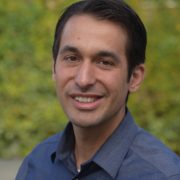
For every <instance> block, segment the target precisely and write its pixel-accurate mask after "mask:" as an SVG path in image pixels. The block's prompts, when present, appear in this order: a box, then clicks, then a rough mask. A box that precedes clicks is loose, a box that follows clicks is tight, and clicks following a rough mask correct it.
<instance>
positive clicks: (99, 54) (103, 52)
mask: <svg viewBox="0 0 180 180" xmlns="http://www.w3.org/2000/svg"><path fill="white" fill-rule="evenodd" d="M65 52H74V53H79V54H80V52H79V50H78V48H76V47H74V46H69V45H66V46H64V47H63V48H62V49H61V50H60V51H59V54H63V53H65ZM94 57H109V58H112V59H113V60H115V62H116V63H119V62H120V58H119V57H118V55H117V54H115V53H114V52H112V51H108V50H101V51H99V52H97V53H96V54H95V55H94Z"/></svg>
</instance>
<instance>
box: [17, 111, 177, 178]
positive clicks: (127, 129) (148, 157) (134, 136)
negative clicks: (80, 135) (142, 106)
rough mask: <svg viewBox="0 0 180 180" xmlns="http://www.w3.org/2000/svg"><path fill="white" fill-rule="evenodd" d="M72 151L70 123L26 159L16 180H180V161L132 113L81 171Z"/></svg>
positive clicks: (72, 137)
mask: <svg viewBox="0 0 180 180" xmlns="http://www.w3.org/2000/svg"><path fill="white" fill-rule="evenodd" d="M73 149H74V134H73V128H72V124H71V123H69V124H68V125H67V127H66V128H65V130H64V131H63V132H62V133H59V134H57V135H54V136H52V137H50V138H48V139H47V140H45V141H44V142H42V143H41V144H39V145H38V146H37V147H36V148H35V149H34V150H33V151H32V152H31V153H30V154H29V155H28V156H27V157H26V158H25V160H24V162H23V164H22V165H21V167H20V169H19V172H18V174H17V177H16V180H75V179H80V180H112V179H116V180H180V158H179V157H178V156H177V155H176V154H175V153H173V152H172V151H170V150H169V149H168V148H167V147H165V146H164V145H163V144H162V143H161V142H160V141H159V140H157V139H156V138H154V137H153V136H152V135H150V134H148V133H147V132H145V131H144V130H143V129H141V128H139V127H138V126H137V125H136V124H135V122H134V120H133V118H132V116H131V114H130V113H129V112H127V114H126V116H125V118H124V119H123V121H122V122H121V124H120V125H119V127H118V128H117V129H116V130H115V131H114V132H113V134H112V135H111V136H110V137H109V138H108V140H107V141H106V142H105V143H104V144H103V145H102V146H101V148H100V149H99V150H98V151H97V152H96V154H95V155H94V156H93V157H92V158H91V159H90V160H89V161H87V162H85V163H84V164H82V165H81V171H80V172H78V171H77V169H76V163H75V158H74V155H73V154H74V153H73Z"/></svg>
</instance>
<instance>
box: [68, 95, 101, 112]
mask: <svg viewBox="0 0 180 180" xmlns="http://www.w3.org/2000/svg"><path fill="white" fill-rule="evenodd" d="M102 97H103V96H100V95H94V94H93V95H92V94H74V95H71V98H72V99H73V105H74V106H75V108H77V109H81V110H82V109H84V110H94V109H96V108H97V107H98V106H99V105H100V103H101V99H102Z"/></svg>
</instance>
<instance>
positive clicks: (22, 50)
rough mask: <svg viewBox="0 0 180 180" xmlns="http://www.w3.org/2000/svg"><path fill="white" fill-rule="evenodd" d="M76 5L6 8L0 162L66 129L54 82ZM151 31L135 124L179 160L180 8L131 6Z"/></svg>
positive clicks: (0, 68) (141, 0) (0, 35)
mask: <svg viewBox="0 0 180 180" xmlns="http://www.w3.org/2000/svg"><path fill="white" fill-rule="evenodd" d="M72 2H73V1H61V0H16V1H7V0H1V2H0V157H3V158H12V157H23V156H25V155H26V154H27V153H28V152H29V151H30V150H32V148H33V147H34V146H35V145H36V144H38V143H39V142H40V141H41V140H43V139H45V138H46V137H48V136H50V135H51V134H54V133H57V132H58V131H60V130H62V129H63V127H64V125H65V124H66V117H65V115H64V114H63V112H62V110H61V108H60V106H59V103H58V101H57V98H56V93H55V88H54V82H53V81H52V78H51V66H52V55H51V47H52V42H53V36H54V29H55V25H56V22H57V19H58V18H59V15H60V13H61V10H62V9H63V8H64V7H65V6H67V5H68V4H71V3H72ZM126 2H127V3H128V4H130V5H131V6H132V7H133V8H134V9H135V10H136V11H137V12H138V14H139V15H140V17H141V18H142V20H143V21H144V23H145V25H146V28H147V32H148V48H147V58H146V60H147V63H146V65H147V73H146V79H145V82H144V84H143V86H142V88H141V89H140V91H139V92H137V93H135V94H133V95H131V96H130V99H129V108H130V109H131V111H132V113H133V115H134V116H135V119H136V121H137V122H138V123H139V124H140V125H141V126H142V127H144V128H145V129H147V130H148V131H150V132H151V133H152V134H154V135H155V136H157V137H158V138H160V139H161V140H162V141H163V142H164V143H165V144H166V145H167V146H169V147H170V148H171V149H173V150H174V151H175V152H176V153H178V154H180V143H179V142H180V138H179V137H180V122H179V117H180V111H179V107H180V92H179V90H180V83H179V78H180V77H179V75H180V73H179V70H180V60H179V57H180V21H179V18H180V1H179V0H126Z"/></svg>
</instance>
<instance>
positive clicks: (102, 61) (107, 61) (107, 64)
mask: <svg viewBox="0 0 180 180" xmlns="http://www.w3.org/2000/svg"><path fill="white" fill-rule="evenodd" d="M97 64H98V65H99V66H100V67H102V68H112V67H113V66H114V65H115V64H114V62H113V61H112V60H110V59H99V60H98V61H97Z"/></svg>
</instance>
